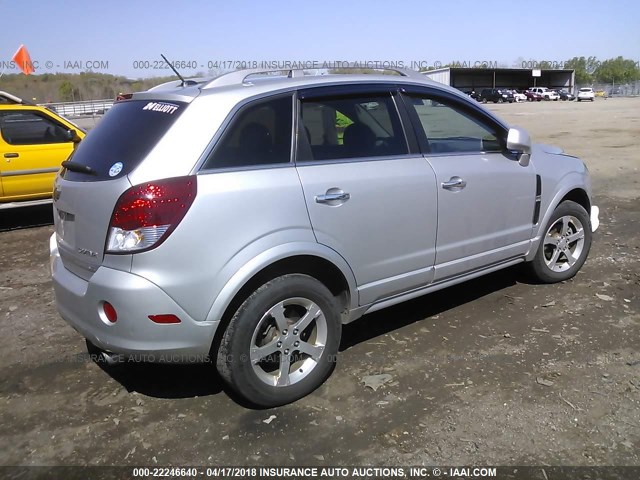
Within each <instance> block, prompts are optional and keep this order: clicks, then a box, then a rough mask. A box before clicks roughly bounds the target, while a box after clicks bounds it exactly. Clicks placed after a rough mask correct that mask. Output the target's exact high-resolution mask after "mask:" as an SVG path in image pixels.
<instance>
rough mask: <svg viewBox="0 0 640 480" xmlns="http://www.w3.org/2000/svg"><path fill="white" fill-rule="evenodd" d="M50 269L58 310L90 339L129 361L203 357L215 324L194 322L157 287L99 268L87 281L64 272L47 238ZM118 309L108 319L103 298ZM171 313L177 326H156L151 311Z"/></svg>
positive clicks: (183, 360)
mask: <svg viewBox="0 0 640 480" xmlns="http://www.w3.org/2000/svg"><path fill="white" fill-rule="evenodd" d="M49 248H50V255H51V273H52V278H53V289H54V292H55V297H56V305H57V308H58V312H59V313H60V315H61V316H62V318H63V319H64V320H65V321H67V323H69V324H70V325H71V326H72V327H73V328H74V329H76V330H77V331H78V332H80V333H81V334H82V335H83V336H84V337H85V338H87V339H88V340H89V341H90V342H91V343H93V344H95V345H96V346H98V347H100V348H101V349H103V350H106V351H108V352H113V353H118V354H124V356H125V357H127V358H128V359H131V360H139V361H149V362H161V363H172V362H177V363H197V362H202V361H206V360H207V355H208V353H209V349H210V347H211V342H212V340H213V336H214V333H215V330H216V327H217V325H218V322H197V321H195V320H194V319H193V318H191V317H190V316H189V315H188V314H187V313H186V312H185V311H184V310H183V309H182V308H181V307H180V306H179V305H178V304H177V303H175V302H174V301H173V299H172V298H171V297H169V296H168V295H167V294H166V293H165V292H164V291H163V290H162V289H161V288H160V287H158V286H157V285H155V284H153V283H151V282H149V281H148V280H146V279H144V278H142V277H140V276H138V275H134V274H131V273H127V272H122V271H120V270H114V269H111V268H107V267H99V268H98V270H97V271H96V272H95V273H94V274H93V276H92V277H91V279H90V280H89V281H86V280H84V279H82V278H80V277H78V276H77V275H75V274H73V273H72V272H70V271H69V270H67V269H66V268H65V267H64V265H63V263H62V260H61V259H60V255H59V254H58V248H57V244H56V239H55V234H54V235H52V237H51V239H50V244H49ZM105 301H107V302H109V303H110V304H111V305H113V306H114V307H115V309H116V312H117V314H118V319H117V321H116V322H115V323H111V322H109V321H108V320H107V319H106V317H105V315H104V313H103V312H102V304H103V302H105ZM159 314H173V315H176V316H177V317H178V318H180V320H181V322H180V323H178V324H157V323H154V322H152V321H151V320H150V319H149V318H148V316H149V315H159Z"/></svg>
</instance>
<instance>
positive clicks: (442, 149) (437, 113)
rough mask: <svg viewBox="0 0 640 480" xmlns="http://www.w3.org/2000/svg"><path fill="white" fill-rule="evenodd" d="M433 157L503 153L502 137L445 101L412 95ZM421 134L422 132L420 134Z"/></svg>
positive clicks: (494, 130) (410, 96)
mask: <svg viewBox="0 0 640 480" xmlns="http://www.w3.org/2000/svg"><path fill="white" fill-rule="evenodd" d="M406 98H407V99H408V102H407V103H408V105H409V108H410V109H413V111H414V112H415V114H416V116H417V119H418V121H419V122H418V123H419V126H420V127H422V131H423V133H424V141H426V144H427V145H426V147H427V151H429V152H431V153H480V152H500V151H502V150H503V146H502V141H501V140H500V139H501V135H500V133H499V132H498V131H497V129H496V128H493V127H491V126H489V125H486V124H485V123H483V122H481V121H480V120H479V119H477V118H476V117H475V116H473V115H472V114H471V113H469V112H466V111H464V110H463V109H462V108H461V107H459V106H457V105H455V104H453V102H451V103H449V102H446V100H440V99H434V98H429V97H427V96H422V95H413V94H412V95H409V96H407V97H406ZM419 133H422V132H419Z"/></svg>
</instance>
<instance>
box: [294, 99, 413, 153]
mask: <svg viewBox="0 0 640 480" xmlns="http://www.w3.org/2000/svg"><path fill="white" fill-rule="evenodd" d="M301 117H302V122H301V128H300V132H299V139H300V141H299V142H298V152H297V157H296V158H297V160H298V161H317V160H332V159H345V158H362V157H379V156H389V155H403V154H406V153H408V149H407V142H406V139H405V136H404V132H403V130H402V126H401V124H400V120H399V117H398V113H397V110H396V106H395V104H394V101H393V98H392V96H391V94H390V93H389V94H376V95H358V96H348V97H347V96H343V97H326V98H311V99H303V100H302V101H301Z"/></svg>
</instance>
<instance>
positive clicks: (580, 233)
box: [567, 228, 584, 243]
mask: <svg viewBox="0 0 640 480" xmlns="http://www.w3.org/2000/svg"><path fill="white" fill-rule="evenodd" d="M583 238H584V230H583V229H582V228H581V229H580V230H578V231H577V232H575V233H572V234H571V235H569V236H568V237H567V242H569V243H573V242H577V241H578V240H582V239H583Z"/></svg>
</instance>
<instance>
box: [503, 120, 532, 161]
mask: <svg viewBox="0 0 640 480" xmlns="http://www.w3.org/2000/svg"><path fill="white" fill-rule="evenodd" d="M507 150H511V151H514V152H518V163H519V164H520V165H521V166H523V167H526V166H527V165H529V160H530V158H531V138H529V134H528V133H527V132H526V131H525V130H523V129H521V128H510V129H509V133H508V134H507Z"/></svg>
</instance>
